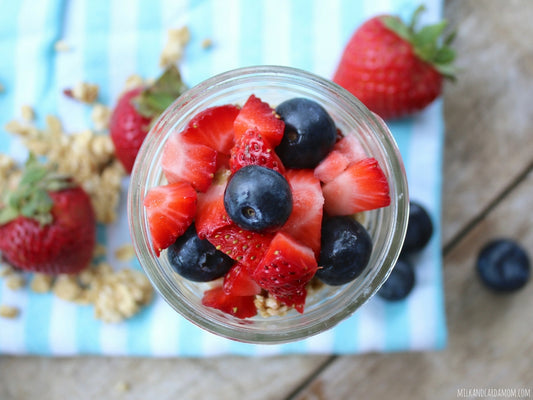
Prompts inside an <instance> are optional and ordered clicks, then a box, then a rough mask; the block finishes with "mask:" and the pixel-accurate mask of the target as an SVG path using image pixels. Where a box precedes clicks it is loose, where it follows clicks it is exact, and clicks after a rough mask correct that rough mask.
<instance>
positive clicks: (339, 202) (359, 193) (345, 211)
mask: <svg viewBox="0 0 533 400" xmlns="http://www.w3.org/2000/svg"><path fill="white" fill-rule="evenodd" d="M322 193H323V194H324V210H325V211H326V213H328V214H329V215H331V216H333V215H350V214H354V213H357V212H361V211H367V210H373V209H376V208H380V207H386V206H388V205H389V204H390V195H389V183H388V182H387V177H386V176H385V174H384V173H383V171H382V169H381V168H380V166H379V164H378V162H377V160H376V159H375V158H365V159H364V160H360V161H357V162H355V163H353V164H352V165H350V166H349V167H348V168H347V169H346V170H345V171H344V172H342V173H341V174H340V175H339V176H337V177H336V178H335V179H333V180H332V181H331V182H328V183H326V184H325V185H324V186H323V187H322Z"/></svg>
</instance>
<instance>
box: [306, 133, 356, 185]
mask: <svg viewBox="0 0 533 400" xmlns="http://www.w3.org/2000/svg"><path fill="white" fill-rule="evenodd" d="M366 157H367V155H366V152H365V149H364V148H363V146H362V145H361V142H360V141H359V139H357V138H356V137H355V136H354V135H348V136H345V137H343V138H342V139H340V140H339V141H338V142H337V143H335V146H333V149H332V151H331V152H330V153H329V154H328V155H327V156H326V158H324V159H323V160H322V161H321V162H320V164H318V165H317V166H316V168H315V176H316V177H317V178H318V179H320V180H321V181H322V182H329V181H332V180H333V179H334V178H335V177H336V176H337V175H339V174H340V173H341V172H342V171H344V170H345V169H346V168H347V167H348V165H350V164H351V163H353V162H355V161H359V160H362V159H363V158H366Z"/></svg>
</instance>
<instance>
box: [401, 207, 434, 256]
mask: <svg viewBox="0 0 533 400" xmlns="http://www.w3.org/2000/svg"><path fill="white" fill-rule="evenodd" d="M432 235H433V223H432V221H431V217H430V216H429V213H428V212H427V210H426V209H425V208H424V207H423V206H422V205H420V204H419V203H417V202H415V201H412V200H411V201H410V202H409V220H408V223H407V233H406V235H405V241H404V242H403V247H402V254H412V253H415V252H417V251H420V250H422V249H423V248H424V247H426V245H427V244H428V242H429V240H430V239H431V236H432Z"/></svg>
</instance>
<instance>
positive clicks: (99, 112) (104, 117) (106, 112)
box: [91, 103, 111, 131]
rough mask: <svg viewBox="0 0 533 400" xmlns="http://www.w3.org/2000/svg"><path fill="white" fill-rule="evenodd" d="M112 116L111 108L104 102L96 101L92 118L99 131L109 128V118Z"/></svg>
mask: <svg viewBox="0 0 533 400" xmlns="http://www.w3.org/2000/svg"><path fill="white" fill-rule="evenodd" d="M110 118H111V109H110V108H109V107H107V106H104V105H103V104H100V103H96V104H95V105H94V107H93V110H92V112H91V119H92V121H93V125H94V128H95V129H96V130H97V131H105V130H107V129H109V120H110Z"/></svg>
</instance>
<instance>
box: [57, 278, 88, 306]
mask: <svg viewBox="0 0 533 400" xmlns="http://www.w3.org/2000/svg"><path fill="white" fill-rule="evenodd" d="M52 291H53V292H54V294H55V295H56V296H57V297H59V298H60V299H63V300H67V301H75V300H76V299H77V298H78V297H79V296H80V295H81V294H82V291H83V288H82V287H81V286H80V285H79V284H78V282H77V280H76V277H75V276H72V275H65V274H60V275H58V276H57V278H56V280H55V282H54V284H53V286H52Z"/></svg>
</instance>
